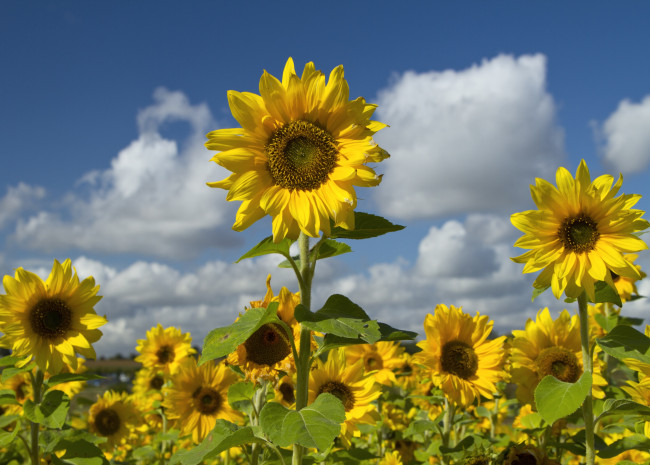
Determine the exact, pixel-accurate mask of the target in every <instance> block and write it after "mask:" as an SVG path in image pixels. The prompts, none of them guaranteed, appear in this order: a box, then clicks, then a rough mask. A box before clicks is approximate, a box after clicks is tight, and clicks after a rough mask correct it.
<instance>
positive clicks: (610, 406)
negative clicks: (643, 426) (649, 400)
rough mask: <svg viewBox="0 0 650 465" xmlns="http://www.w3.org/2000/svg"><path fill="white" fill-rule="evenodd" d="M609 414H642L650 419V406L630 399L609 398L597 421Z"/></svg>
mask: <svg viewBox="0 0 650 465" xmlns="http://www.w3.org/2000/svg"><path fill="white" fill-rule="evenodd" d="M608 415H641V416H644V417H646V418H647V419H648V420H650V407H647V406H645V405H642V404H637V403H636V402H634V401H631V400H628V399H607V400H606V401H605V405H603V411H602V413H601V414H600V415H598V417H597V418H596V421H595V423H598V421H600V420H601V419H602V418H603V417H606V416H608Z"/></svg>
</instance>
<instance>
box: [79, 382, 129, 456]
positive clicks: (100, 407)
mask: <svg viewBox="0 0 650 465" xmlns="http://www.w3.org/2000/svg"><path fill="white" fill-rule="evenodd" d="M139 418H140V412H139V411H138V409H137V408H136V406H135V404H134V403H133V401H132V400H131V399H130V398H129V397H128V396H127V394H126V393H124V392H121V393H118V392H113V391H106V392H104V395H103V396H102V397H98V398H97V402H95V403H94V404H93V405H91V406H90V409H89V410H88V429H89V430H90V432H91V433H93V434H96V435H98V436H103V437H105V438H107V442H105V443H102V444H101V446H102V448H105V450H107V451H109V452H111V451H113V449H115V447H119V446H121V445H124V443H125V442H126V440H127V438H128V436H129V434H130V433H131V431H132V430H133V428H135V427H136V426H137V425H138V424H139V422H140V420H139Z"/></svg>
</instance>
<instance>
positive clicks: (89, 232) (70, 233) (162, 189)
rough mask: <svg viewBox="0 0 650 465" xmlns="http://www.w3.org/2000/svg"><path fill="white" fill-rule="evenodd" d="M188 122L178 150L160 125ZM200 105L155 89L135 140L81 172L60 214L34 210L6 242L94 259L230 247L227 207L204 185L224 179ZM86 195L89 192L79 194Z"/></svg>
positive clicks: (170, 255) (208, 121)
mask: <svg viewBox="0 0 650 465" xmlns="http://www.w3.org/2000/svg"><path fill="white" fill-rule="evenodd" d="M170 121H184V122H188V123H190V135H189V137H188V138H187V141H185V142H184V144H183V145H182V146H181V148H179V145H178V143H177V142H176V141H174V140H169V139H166V138H164V137H163V136H162V135H161V134H160V127H161V125H163V124H164V123H167V122H170ZM214 125H215V124H214V123H213V122H212V117H211V115H210V111H209V109H208V108H207V106H206V105H205V104H198V105H192V104H190V102H189V101H188V99H187V97H186V96H185V95H184V94H183V93H181V92H171V91H168V90H166V89H162V88H161V89H158V90H156V91H155V93H154V104H153V105H151V106H150V107H148V108H145V109H143V110H141V111H140V112H139V114H138V127H139V130H140V134H139V137H138V139H137V140H134V141H132V142H131V143H130V144H129V145H128V146H127V147H125V148H124V149H123V150H121V151H120V152H119V153H118V155H117V156H116V157H115V158H114V159H113V160H112V162H111V166H110V168H108V169H106V170H104V171H95V172H91V173H87V174H86V175H84V176H83V177H82V179H81V180H80V185H78V186H77V189H76V190H75V191H74V192H72V193H70V194H69V195H68V196H67V197H66V199H65V200H64V207H63V209H62V210H61V211H58V210H51V211H41V212H39V213H38V214H36V215H34V216H32V217H30V218H28V219H26V220H22V221H19V223H18V225H17V228H16V232H15V234H14V237H13V240H15V241H17V242H18V243H19V244H20V245H22V246H24V247H26V248H30V249H35V250H41V251H45V252H52V251H55V250H60V249H67V248H74V249H76V250H82V251H92V252H94V253H98V252H99V253H138V254H149V255H155V256H159V257H167V258H177V259H178V258H187V257H192V256H196V255H198V254H199V253H200V252H201V251H203V250H205V249H206V248H208V247H214V246H228V245H231V244H232V243H233V242H234V241H237V240H239V239H238V238H235V235H234V233H232V232H231V231H230V226H231V224H232V222H234V207H233V205H232V204H230V203H229V202H225V201H224V197H225V193H223V192H221V191H216V190H214V189H210V188H209V187H207V186H206V184H205V183H206V181H214V180H218V179H222V178H225V177H226V176H227V175H228V173H227V172H226V171H225V170H224V169H223V168H221V167H218V166H217V165H216V164H214V163H211V162H210V161H209V160H210V157H211V154H210V152H209V151H207V150H206V149H205V147H204V146H203V142H204V140H205V133H206V132H207V131H208V130H209V129H211V128H213V126H214ZM86 191H88V192H86Z"/></svg>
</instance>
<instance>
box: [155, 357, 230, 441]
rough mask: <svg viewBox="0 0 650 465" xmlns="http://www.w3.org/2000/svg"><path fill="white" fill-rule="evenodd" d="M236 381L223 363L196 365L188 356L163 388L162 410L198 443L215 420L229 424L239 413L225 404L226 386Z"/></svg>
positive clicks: (226, 396) (226, 398)
mask: <svg viewBox="0 0 650 465" xmlns="http://www.w3.org/2000/svg"><path fill="white" fill-rule="evenodd" d="M237 381H239V376H237V374H236V373H235V372H233V371H232V370H230V369H229V368H228V367H227V366H226V365H225V364H223V363H217V362H214V361H210V362H207V363H204V364H203V365H201V366H197V365H196V362H195V361H194V359H193V358H189V359H188V361H187V362H186V363H184V364H183V365H182V366H181V369H180V370H179V371H178V372H177V373H176V375H174V376H173V378H172V384H171V386H170V387H169V388H165V390H166V393H167V396H166V397H165V400H164V401H163V406H164V407H165V412H166V413H167V417H168V418H169V419H170V420H175V424H176V427H177V428H179V429H180V430H181V432H182V433H183V434H191V435H192V440H193V441H194V442H195V443H199V442H201V441H202V440H203V438H205V437H206V436H207V434H208V433H209V432H210V431H212V428H214V425H215V423H216V421H217V420H218V419H224V420H227V421H231V422H233V423H235V422H239V421H241V420H242V415H241V413H239V412H238V411H236V410H233V408H232V407H231V406H230V404H228V388H229V387H230V385H232V384H234V383H236V382H237Z"/></svg>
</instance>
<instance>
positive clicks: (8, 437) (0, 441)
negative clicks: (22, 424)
mask: <svg viewBox="0 0 650 465" xmlns="http://www.w3.org/2000/svg"><path fill="white" fill-rule="evenodd" d="M18 431H20V428H18V426H16V427H15V428H14V430H13V431H12V432H7V431H2V430H0V447H3V448H4V447H7V446H8V445H10V444H12V443H13V442H14V439H16V435H17V434H18Z"/></svg>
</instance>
